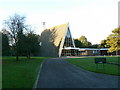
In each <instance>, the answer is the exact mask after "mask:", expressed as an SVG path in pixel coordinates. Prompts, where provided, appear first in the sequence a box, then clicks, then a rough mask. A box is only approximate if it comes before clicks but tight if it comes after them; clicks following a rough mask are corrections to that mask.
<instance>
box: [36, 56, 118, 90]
mask: <svg viewBox="0 0 120 90" xmlns="http://www.w3.org/2000/svg"><path fill="white" fill-rule="evenodd" d="M117 87H118V76H112V75H105V74H98V73H94V72H89V71H86V70H83V69H81V68H79V67H76V66H74V65H72V64H69V63H68V62H67V61H65V60H64V58H53V59H48V60H46V61H45V62H44V63H43V65H42V68H41V72H40V75H39V78H38V83H37V87H36V88H117Z"/></svg>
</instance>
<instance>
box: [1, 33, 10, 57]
mask: <svg viewBox="0 0 120 90" xmlns="http://www.w3.org/2000/svg"><path fill="white" fill-rule="evenodd" d="M9 51H10V47H9V39H8V36H7V33H5V31H3V32H2V56H8V55H9Z"/></svg>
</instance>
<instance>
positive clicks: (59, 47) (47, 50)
mask: <svg viewBox="0 0 120 90" xmlns="http://www.w3.org/2000/svg"><path fill="white" fill-rule="evenodd" d="M40 46H41V48H40V56H59V57H61V56H81V55H103V54H105V55H107V50H108V49H90V48H76V47H75V43H74V40H73V38H72V35H71V32H70V27H69V23H65V24H62V25H58V26H55V27H52V28H49V29H45V30H44V31H43V32H42V33H41V42H40Z"/></svg>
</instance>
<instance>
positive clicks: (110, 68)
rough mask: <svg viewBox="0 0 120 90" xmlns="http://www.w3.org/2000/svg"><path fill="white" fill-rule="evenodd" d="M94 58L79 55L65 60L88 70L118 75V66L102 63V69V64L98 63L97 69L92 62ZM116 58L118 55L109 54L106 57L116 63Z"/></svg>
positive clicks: (119, 73)
mask: <svg viewBox="0 0 120 90" xmlns="http://www.w3.org/2000/svg"><path fill="white" fill-rule="evenodd" d="M95 58H96V57H80V58H69V59H66V60H67V61H68V62H69V63H71V64H74V65H76V66H78V67H80V68H83V69H85V70H88V71H92V72H97V73H104V74H110V75H119V76H120V72H118V70H119V69H120V66H118V65H112V64H104V69H103V64H98V69H96V64H95V63H94V61H95V60H94V59H95ZM118 58H120V57H111V56H109V57H106V61H107V62H112V63H117V64H118V60H119V59H118ZM118 68H119V69H118Z"/></svg>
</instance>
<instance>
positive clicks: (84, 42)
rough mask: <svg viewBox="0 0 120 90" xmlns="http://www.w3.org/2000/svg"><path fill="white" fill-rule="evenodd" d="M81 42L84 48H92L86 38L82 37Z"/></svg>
mask: <svg viewBox="0 0 120 90" xmlns="http://www.w3.org/2000/svg"><path fill="white" fill-rule="evenodd" d="M78 40H79V41H81V43H82V44H83V47H86V48H87V47H91V45H92V44H91V42H89V41H87V38H86V37H85V36H81V37H80V38H79V39H78Z"/></svg>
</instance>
